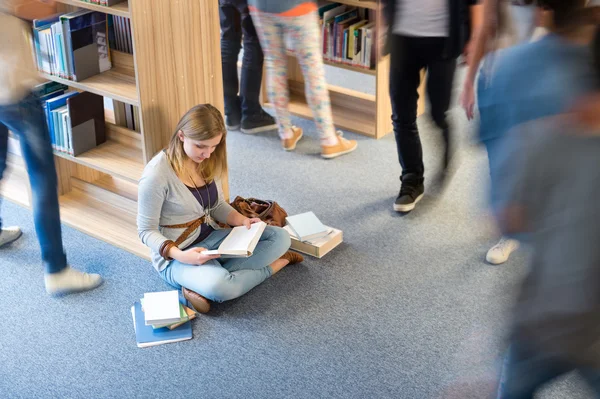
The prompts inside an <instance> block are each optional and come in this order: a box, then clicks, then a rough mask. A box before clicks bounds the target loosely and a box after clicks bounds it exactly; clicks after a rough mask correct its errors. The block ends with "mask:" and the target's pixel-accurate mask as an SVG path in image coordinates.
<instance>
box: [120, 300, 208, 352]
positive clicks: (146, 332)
mask: <svg viewBox="0 0 600 399" xmlns="http://www.w3.org/2000/svg"><path fill="white" fill-rule="evenodd" d="M131 315H132V317H133V327H134V330H135V336H136V342H137V346H138V347H140V348H146V347H149V346H156V345H161V344H166V343H170V342H179V341H185V340H188V339H192V325H191V323H190V320H193V319H195V318H196V312H194V311H193V310H192V309H190V308H188V307H187V306H184V305H183V304H181V303H180V302H179V292H178V291H162V292H151V293H146V294H144V297H143V298H142V299H140V300H139V301H136V302H135V304H134V305H133V306H132V307H131Z"/></svg>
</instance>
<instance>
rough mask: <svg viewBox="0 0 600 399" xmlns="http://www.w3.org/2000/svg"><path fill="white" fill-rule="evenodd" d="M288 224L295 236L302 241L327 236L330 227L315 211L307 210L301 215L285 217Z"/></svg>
mask: <svg viewBox="0 0 600 399" xmlns="http://www.w3.org/2000/svg"><path fill="white" fill-rule="evenodd" d="M285 221H286V223H287V226H289V228H290V229H291V230H292V231H293V232H294V236H296V237H298V239H299V240H300V241H310V240H314V239H317V238H321V237H323V236H326V235H327V234H328V233H329V230H328V228H327V227H326V226H325V225H324V224H323V223H321V221H320V220H319V218H318V217H317V215H315V214H314V213H313V212H305V213H301V214H299V215H294V216H288V217H286V218H285Z"/></svg>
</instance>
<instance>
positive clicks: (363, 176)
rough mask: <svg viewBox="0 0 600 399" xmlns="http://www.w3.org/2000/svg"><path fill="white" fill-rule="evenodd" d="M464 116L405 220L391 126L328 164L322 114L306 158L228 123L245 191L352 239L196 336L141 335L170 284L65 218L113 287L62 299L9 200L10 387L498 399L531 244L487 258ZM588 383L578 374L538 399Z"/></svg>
mask: <svg viewBox="0 0 600 399" xmlns="http://www.w3.org/2000/svg"><path fill="white" fill-rule="evenodd" d="M451 118H452V121H453V125H454V126H455V127H456V130H455V131H456V134H457V137H458V138H459V141H460V151H459V156H458V158H457V162H456V173H455V175H454V177H453V179H452V181H451V184H450V185H449V187H448V189H447V190H445V191H444V192H443V193H436V195H433V194H430V195H428V196H427V197H426V198H425V199H424V200H423V202H422V203H421V204H420V205H421V206H419V207H418V208H417V209H416V210H415V211H413V212H412V213H410V214H408V215H405V216H401V215H399V214H396V213H395V212H393V210H392V203H393V201H394V199H395V196H396V195H397V192H398V189H399V180H398V175H399V172H400V168H399V166H398V162H397V155H396V149H395V144H394V138H393V136H392V135H388V136H387V137H385V138H383V139H382V140H379V141H375V140H373V139H369V138H365V137H362V136H358V135H354V134H346V135H347V136H348V137H350V138H354V139H357V140H358V141H359V148H358V150H357V151H356V152H355V153H353V154H351V155H348V156H344V157H342V158H339V159H336V160H323V159H321V158H320V157H319V156H318V154H319V144H318V137H316V134H315V128H314V124H313V123H312V122H310V121H307V120H301V119H295V120H294V122H295V123H296V124H298V125H299V126H301V127H303V128H304V129H305V132H306V137H305V138H304V139H303V140H302V141H301V142H300V143H299V145H298V148H297V150H296V151H295V152H293V153H286V152H284V151H282V150H281V148H280V143H279V140H278V138H277V136H276V133H275V132H270V133H265V134H260V135H255V136H247V135H243V134H241V133H238V132H233V133H231V134H229V136H228V139H227V141H228V149H229V167H230V187H231V193H232V195H233V196H235V195H242V196H255V197H259V198H266V199H274V200H277V201H278V202H279V203H280V204H281V205H282V206H283V207H284V208H285V209H286V210H287V211H288V212H289V213H290V214H295V213H300V212H305V211H314V212H315V213H316V214H317V215H318V216H319V217H320V218H321V219H322V221H323V222H324V223H326V224H328V225H331V226H334V227H337V228H340V229H342V230H343V231H344V243H343V244H342V245H341V246H340V247H338V248H337V249H335V250H334V251H333V252H331V253H330V254H328V255H327V256H326V257H325V258H323V259H321V260H318V259H314V258H307V259H306V261H305V262H304V263H303V264H300V265H295V266H291V267H289V268H286V269H284V270H283V271H282V272H281V273H279V274H278V275H276V276H274V277H273V278H272V279H270V280H268V281H266V282H265V283H263V284H262V285H260V286H259V287H257V288H255V289H254V290H252V291H251V292H249V293H248V294H247V295H245V296H244V297H242V298H240V299H238V300H234V301H231V302H228V303H224V304H219V305H216V306H214V309H213V311H211V313H210V314H208V315H203V316H201V317H199V318H198V319H197V320H195V321H193V330H194V339H193V340H191V341H186V342H182V343H177V344H168V345H163V346H159V347H154V348H148V349H138V348H137V347H136V344H135V336H134V331H133V325H132V321H131V314H130V306H131V305H132V303H133V302H134V301H135V300H136V299H138V298H140V297H141V296H142V295H143V294H144V292H149V291H158V290H164V289H168V286H167V285H166V284H165V283H163V282H162V281H161V280H160V278H159V277H158V275H157V274H156V273H155V272H154V270H153V269H152V267H151V265H150V264H149V263H148V262H146V261H144V260H142V259H140V258H137V257H135V256H133V255H130V254H128V253H126V252H124V251H121V250H119V249H116V248H114V247H111V246H109V245H108V244H105V243H103V242H100V241H98V240H95V239H93V238H90V237H89V236H86V235H84V234H82V233H80V232H78V231H75V230H73V229H70V228H67V227H65V228H64V241H65V242H66V243H67V245H66V247H67V250H68V255H69V259H70V262H71V264H72V265H74V266H75V267H77V268H81V269H85V270H88V271H93V272H99V273H101V274H102V275H103V276H104V277H105V279H106V283H105V284H104V285H103V286H102V287H100V288H99V289H97V290H95V291H92V292H88V293H81V294H76V295H71V296H66V297H63V298H59V299H57V298H51V297H48V296H47V295H46V294H45V291H44V288H43V278H42V271H41V266H40V262H39V249H38V246H37V241H36V239H35V233H34V230H33V226H32V222H31V214H30V212H29V211H27V210H25V209H23V208H21V207H18V206H16V205H14V204H11V203H8V202H4V203H3V205H2V208H3V209H2V215H3V217H4V221H5V224H6V225H10V224H19V225H20V226H22V228H23V230H24V233H25V234H24V236H23V238H22V239H21V240H19V241H18V242H16V243H14V244H13V245H11V246H9V247H6V248H3V249H2V250H1V253H0V270H2V278H0V293H1V298H2V299H1V301H0V397H2V398H130V397H136V398H154V397H157V398H158V397H170V398H183V397H200V398H493V397H494V395H495V390H496V385H497V380H498V376H499V373H500V365H501V362H502V358H503V356H504V353H505V350H506V342H505V336H506V333H507V331H508V329H507V328H508V327H507V326H508V317H509V312H510V306H511V304H512V303H513V298H514V293H515V290H516V289H517V287H518V283H519V282H520V280H521V279H522V277H523V275H524V273H525V265H526V254H525V251H520V252H519V253H517V254H515V256H514V257H513V258H512V259H511V261H510V262H509V263H508V264H506V265H503V266H498V267H494V266H489V265H487V264H486V263H484V255H485V252H486V250H487V249H488V247H489V246H490V244H492V243H493V242H494V241H495V239H496V238H497V237H496V236H495V233H494V231H493V228H492V226H491V224H490V222H489V220H488V216H487V212H486V209H485V191H486V189H487V184H488V178H487V163H486V158H485V154H484V153H483V151H482V150H481V149H480V148H478V147H476V146H474V145H473V144H472V139H471V135H472V129H471V127H470V126H468V125H467V123H466V120H464V117H463V116H462V115H461V113H460V111H459V110H457V109H454V110H453V111H452V115H451ZM419 125H420V128H421V131H422V136H423V145H424V152H425V162H426V168H427V177H428V178H430V177H431V176H433V175H434V173H435V171H436V170H437V168H438V166H439V165H438V164H439V159H440V155H441V154H440V149H441V147H440V145H441V140H440V136H439V133H438V132H437V131H436V129H435V128H434V127H433V125H432V124H431V122H430V121H429V118H428V117H426V116H425V117H422V118H420V120H419ZM589 395H590V393H589V392H588V391H586V390H585V388H584V387H583V386H582V383H581V381H580V380H579V378H578V377H577V376H575V375H571V376H567V377H565V378H563V379H561V380H559V381H557V382H556V383H555V384H553V385H552V386H551V387H549V388H548V389H546V390H544V392H543V393H542V395H541V396H540V397H542V398H553V399H554V398H569V399H578V398H586V397H589Z"/></svg>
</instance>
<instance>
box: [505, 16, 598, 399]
mask: <svg viewBox="0 0 600 399" xmlns="http://www.w3.org/2000/svg"><path fill="white" fill-rule="evenodd" d="M596 12H597V11H596ZM598 21H599V19H598V18H595V23H596V24H597V22H598ZM589 27H590V28H591V29H593V30H595V38H594V40H593V44H592V48H593V57H590V58H592V59H593V61H594V62H593V63H592V62H590V63H589V64H593V65H595V71H596V80H595V81H594V82H590V81H587V80H586V81H584V83H586V84H587V85H588V87H589V88H590V89H592V90H593V91H592V92H590V93H589V94H583V95H580V96H579V98H578V99H577V100H576V101H574V102H573V103H572V104H571V105H572V107H571V108H570V109H569V110H568V112H565V113H562V114H559V115H555V116H550V117H546V118H541V119H538V120H536V121H531V122H528V123H526V124H523V125H521V126H519V127H517V128H516V129H515V130H514V131H512V132H511V133H510V134H509V135H508V136H507V138H506V140H505V143H504V146H505V148H506V150H503V151H502V155H503V156H502V157H501V159H500V160H499V165H498V166H499V167H498V173H497V176H496V177H497V184H498V187H497V188H498V190H496V191H495V197H494V198H493V199H494V201H495V202H496V204H497V209H498V212H497V218H498V224H499V226H500V228H501V230H502V231H503V233H505V234H506V235H507V236H515V235H516V236H521V235H524V234H525V235H526V237H527V238H526V240H524V241H525V242H528V243H529V244H530V246H531V249H532V255H531V261H530V262H531V263H530V270H529V273H528V275H527V277H526V278H525V280H524V282H523V285H522V287H521V290H520V293H519V295H518V299H517V303H516V306H515V310H514V316H513V317H514V319H513V326H512V334H511V349H510V354H509V357H508V360H507V366H506V372H505V383H504V384H503V385H502V386H501V388H500V389H501V391H500V395H499V397H500V398H502V399H524V398H533V397H534V395H535V392H536V391H537V390H538V389H539V388H540V387H541V386H542V385H544V384H546V383H549V382H550V381H552V380H553V379H555V378H557V377H559V376H561V375H563V374H566V373H569V372H571V371H573V370H578V371H579V373H580V374H581V376H582V377H583V378H584V380H585V381H587V382H588V384H589V385H590V387H591V388H592V389H593V390H594V393H595V396H594V397H598V398H600V245H598V244H599V243H600V201H599V200H598V198H600V28H599V26H598V25H596V26H594V25H590V26H589ZM572 66H573V65H572ZM582 67H583V66H582ZM562 76H563V75H557V76H556V77H555V79H553V80H552V81H549V82H547V84H549V85H559V86H562V83H561V82H560V79H561V77H562Z"/></svg>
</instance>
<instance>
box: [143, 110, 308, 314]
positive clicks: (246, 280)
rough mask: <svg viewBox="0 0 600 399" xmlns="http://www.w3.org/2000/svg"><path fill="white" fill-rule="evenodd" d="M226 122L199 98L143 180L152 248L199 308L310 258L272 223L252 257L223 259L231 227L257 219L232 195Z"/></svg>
mask: <svg viewBox="0 0 600 399" xmlns="http://www.w3.org/2000/svg"><path fill="white" fill-rule="evenodd" d="M225 136H226V129H225V124H224V122H223V117H222V116H221V114H220V112H219V111H218V110H217V109H216V108H215V107H213V106H212V105H209V104H201V105H197V106H195V107H194V108H192V109H191V110H189V111H188V112H187V113H186V114H185V115H184V116H183V117H182V118H181V120H180V121H179V124H178V125H177V128H176V129H175V133H174V134H173V137H172V138H171V141H170V143H169V146H168V148H167V149H166V150H164V151H161V152H160V153H158V154H157V155H156V156H155V157H154V158H153V159H152V160H151V161H150V162H149V163H148V164H147V165H146V167H145V169H144V173H143V175H142V178H141V180H140V182H139V194H138V196H139V198H138V217H137V225H138V234H139V236H140V238H141V239H142V242H143V243H144V244H145V245H147V246H148V247H150V249H151V250H152V264H153V266H154V268H155V269H156V270H157V271H158V273H159V274H160V276H161V277H162V278H163V279H164V280H165V281H166V282H167V283H169V284H170V285H172V286H174V287H176V288H177V289H180V288H181V289H182V290H183V294H184V296H185V298H186V299H187V300H188V301H189V302H190V303H191V305H192V306H193V307H194V308H195V309H196V310H197V311H199V312H202V313H205V312H207V311H208V310H209V309H210V303H209V301H208V300H207V299H210V300H211V301H216V302H223V301H228V300H230V299H234V298H238V297H240V296H242V295H243V294H245V293H246V292H248V291H250V290H251V289H252V288H254V287H256V286H257V285H258V284H260V283H262V282H263V281H264V280H266V279H267V278H268V277H271V276H272V275H273V274H275V273H277V272H278V271H279V270H281V269H283V268H284V267H285V266H287V265H288V264H290V263H296V262H299V261H301V260H302V257H301V256H300V255H299V254H296V253H293V252H288V249H289V247H290V237H289V235H288V233H287V232H286V231H285V230H283V229H281V228H278V227H272V226H267V228H266V229H265V231H264V233H263V234H262V237H261V239H260V241H259V243H258V245H257V246H256V249H255V251H254V254H253V255H252V256H251V257H249V258H233V259H231V258H230V259H222V260H218V256H215V255H212V256H210V255H204V254H202V251H204V250H214V249H217V248H218V247H219V245H220V244H221V242H222V241H223V240H224V239H225V237H227V235H228V234H229V232H230V230H231V229H221V228H220V227H219V225H218V224H217V223H218V222H219V223H225V224H227V225H229V226H246V227H247V228H250V225H251V224H253V223H257V222H260V220H259V219H249V218H247V217H245V216H243V215H241V214H240V213H239V212H237V211H236V210H234V209H233V208H232V207H231V206H230V205H229V204H228V203H227V202H226V201H225V199H224V197H223V194H222V191H221V187H220V183H219V179H218V178H219V176H220V173H221V172H222V171H224V170H225V169H226V163H227V162H226V155H225Z"/></svg>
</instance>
